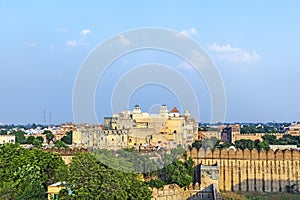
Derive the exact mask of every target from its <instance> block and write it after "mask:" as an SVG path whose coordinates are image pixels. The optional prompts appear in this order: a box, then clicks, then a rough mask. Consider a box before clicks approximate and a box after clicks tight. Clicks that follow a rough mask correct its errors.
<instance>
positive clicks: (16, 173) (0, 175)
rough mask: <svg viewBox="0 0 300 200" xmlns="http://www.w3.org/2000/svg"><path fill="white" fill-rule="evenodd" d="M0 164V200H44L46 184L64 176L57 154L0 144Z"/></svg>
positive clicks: (65, 170)
mask: <svg viewBox="0 0 300 200" xmlns="http://www.w3.org/2000/svg"><path fill="white" fill-rule="evenodd" d="M0 161H1V162H0V199H20V200H21V199H22V200H23V199H34V200H41V199H45V193H46V191H47V186H48V185H50V184H52V183H54V182H57V181H64V180H66V179H67V177H68V170H67V166H66V165H65V163H64V162H63V160H62V158H61V157H60V156H59V155H57V154H51V153H49V152H44V151H41V150H37V149H32V150H28V149H24V148H22V147H20V146H19V145H18V144H4V145H1V146H0ZM3 169H5V170H3Z"/></svg>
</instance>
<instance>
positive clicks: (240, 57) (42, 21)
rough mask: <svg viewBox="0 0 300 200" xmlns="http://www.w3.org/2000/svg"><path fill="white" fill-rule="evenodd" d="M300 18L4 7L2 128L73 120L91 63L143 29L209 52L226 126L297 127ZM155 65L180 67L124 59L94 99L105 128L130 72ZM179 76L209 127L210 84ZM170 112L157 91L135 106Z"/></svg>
mask: <svg viewBox="0 0 300 200" xmlns="http://www.w3.org/2000/svg"><path fill="white" fill-rule="evenodd" d="M299 9H300V2H299V1H286V2H284V1H253V0H252V1H197V0H194V1H188V2H187V1H176V2H175V1H106V2H100V1H76V2H75V1H24V2H22V1H14V0H10V1H8V0H7V1H6V0H0V27H1V37H0V91H1V101H0V122H2V123H32V122H36V123H42V122H43V111H44V109H45V110H46V111H47V113H48V114H49V112H51V113H52V120H53V122H54V123H61V122H66V121H73V116H72V91H73V84H74V81H75V78H76V74H77V72H78V70H79V68H80V65H81V64H82V62H83V61H84V59H85V58H86V57H87V56H88V55H89V53H90V52H91V51H92V49H93V48H94V47H95V46H96V45H98V44H99V43H101V42H103V41H104V40H106V39H107V38H109V37H111V36H113V35H116V34H118V33H120V32H123V31H126V30H130V29H135V28H140V27H161V28H168V29H173V30H176V31H179V32H182V33H183V34H185V35H187V36H189V37H191V38H192V39H193V40H195V41H196V42H198V43H199V44H200V45H201V46H202V47H203V48H204V49H205V50H206V51H207V53H208V55H209V56H210V57H211V58H212V60H213V61H214V62H215V64H216V66H217V68H218V70H219V72H220V74H221V76H222V78H223V82H224V87H225V89H226V96H227V115H226V121H228V122H235V121H251V122H257V121H262V122H264V121H273V120H274V121H299V120H300V107H299V106H298V102H299V99H300V93H299V89H300V80H299V78H298V76H299V74H300V68H299V46H300V39H299V35H300V24H299V19H300V13H299ZM148 62H161V63H165V64H168V65H170V66H174V67H175V68H176V66H178V65H179V64H180V62H181V60H180V59H178V58H175V57H174V56H171V55H166V54H164V53H159V52H154V51H145V52H137V53H135V54H132V55H128V56H127V57H124V58H120V60H118V61H116V62H115V63H114V64H113V65H112V68H111V70H110V71H107V73H106V74H105V77H104V79H103V81H104V82H103V83H105V85H106V86H101V87H102V88H107V91H105V92H104V93H103V91H100V90H99V91H97V94H96V96H95V98H96V102H97V103H96V105H95V106H96V110H97V116H98V119H99V121H101V120H102V118H103V116H109V115H110V114H111V113H110V107H109V106H110V104H109V103H110V96H109V95H106V92H107V93H108V94H109V93H111V89H112V88H113V87H112V86H113V85H114V84H115V82H116V81H117V80H118V78H119V77H120V76H121V75H122V73H124V72H125V71H126V70H129V69H130V68H131V67H134V66H136V65H139V64H142V63H148ZM122 65H124V68H123V70H119V69H117V67H116V66H122ZM114 66H115V67H114ZM178 70H179V71H180V72H181V73H182V74H184V75H185V76H186V77H187V79H188V80H190V82H191V84H192V85H193V87H194V88H196V90H197V94H198V98H199V101H200V103H199V104H200V112H201V114H200V117H199V118H200V119H199V121H209V119H210V109H211V105H210V100H209V94H208V91H207V89H206V87H205V84H204V82H203V80H202V79H201V77H196V76H195V74H194V73H193V72H192V71H191V70H190V69H189V68H188V67H187V68H181V69H178ZM109 72H110V73H109ZM105 80H106V81H105ZM100 83H101V82H100ZM150 94H151V95H150ZM160 101H163V102H160ZM163 103H167V104H168V105H169V107H172V106H173V105H175V106H178V101H177V100H176V98H175V97H174V95H173V94H171V93H170V91H168V90H166V89H164V88H159V87H158V86H157V85H152V86H147V87H143V88H141V89H139V90H138V91H136V92H135V93H134V94H133V96H132V97H131V99H130V107H132V106H133V105H135V104H140V105H141V107H142V108H143V110H145V111H148V109H149V108H150V107H151V105H154V104H163ZM182 109H184V108H182ZM48 114H47V115H48Z"/></svg>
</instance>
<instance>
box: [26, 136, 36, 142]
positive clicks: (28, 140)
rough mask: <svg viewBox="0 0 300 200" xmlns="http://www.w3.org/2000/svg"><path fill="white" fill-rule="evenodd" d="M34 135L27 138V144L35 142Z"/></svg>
mask: <svg viewBox="0 0 300 200" xmlns="http://www.w3.org/2000/svg"><path fill="white" fill-rule="evenodd" d="M34 139H35V138H34V136H32V135H30V136H29V137H28V138H27V144H33V140H34Z"/></svg>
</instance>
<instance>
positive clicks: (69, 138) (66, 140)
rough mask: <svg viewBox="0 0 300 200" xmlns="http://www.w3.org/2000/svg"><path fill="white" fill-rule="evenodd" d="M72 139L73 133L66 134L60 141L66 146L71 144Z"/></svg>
mask: <svg viewBox="0 0 300 200" xmlns="http://www.w3.org/2000/svg"><path fill="white" fill-rule="evenodd" d="M72 137H73V132H72V131H70V132H67V134H66V135H65V136H64V137H62V138H61V141H63V142H64V143H66V144H70V145H71V144H72Z"/></svg>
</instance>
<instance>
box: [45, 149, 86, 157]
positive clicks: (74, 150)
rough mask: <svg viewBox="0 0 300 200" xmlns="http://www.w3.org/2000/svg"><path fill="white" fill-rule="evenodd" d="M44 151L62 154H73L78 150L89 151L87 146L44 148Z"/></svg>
mask: <svg viewBox="0 0 300 200" xmlns="http://www.w3.org/2000/svg"><path fill="white" fill-rule="evenodd" d="M42 150H43V151H47V152H50V153H58V154H59V155H61V156H72V155H74V154H76V153H78V152H88V150H87V149H85V148H60V149H58V148H43V149H42Z"/></svg>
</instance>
